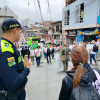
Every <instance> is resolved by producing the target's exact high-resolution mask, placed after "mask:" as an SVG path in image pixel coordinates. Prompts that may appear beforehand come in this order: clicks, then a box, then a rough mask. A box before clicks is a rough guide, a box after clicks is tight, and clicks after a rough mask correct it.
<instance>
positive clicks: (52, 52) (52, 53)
mask: <svg viewBox="0 0 100 100" xmlns="http://www.w3.org/2000/svg"><path fill="white" fill-rule="evenodd" d="M54 52H55V50H54V47H52V51H51V55H52V59H54Z"/></svg>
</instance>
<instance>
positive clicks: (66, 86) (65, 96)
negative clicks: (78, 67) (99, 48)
mask: <svg viewBox="0 0 100 100" xmlns="http://www.w3.org/2000/svg"><path fill="white" fill-rule="evenodd" d="M84 67H85V68H86V69H87V72H86V73H84V74H83V76H82V78H81V81H80V82H83V83H86V84H87V83H89V82H92V81H96V79H97V78H96V76H95V74H94V72H93V69H92V68H91V67H90V65H89V64H88V63H86V64H84ZM74 74H75V70H74V71H68V72H67V75H68V77H69V78H70V79H69V78H68V77H67V76H66V77H65V78H64V79H63V81H62V87H61V91H60V94H59V100H69V98H70V95H71V92H72V87H73V77H74Z"/></svg>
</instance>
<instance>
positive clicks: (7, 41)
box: [0, 18, 30, 100]
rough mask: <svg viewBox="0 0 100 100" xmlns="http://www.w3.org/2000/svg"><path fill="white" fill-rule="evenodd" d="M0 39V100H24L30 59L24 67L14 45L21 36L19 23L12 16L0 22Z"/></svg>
mask: <svg viewBox="0 0 100 100" xmlns="http://www.w3.org/2000/svg"><path fill="white" fill-rule="evenodd" d="M1 28H2V32H3V35H2V37H1V39H0V100H25V97H26V94H25V85H26V83H27V76H28V74H29V72H30V70H29V68H30V61H29V60H28V59H27V58H26V64H25V67H24V64H23V61H22V58H21V56H20V53H19V51H18V50H17V49H16V47H15V46H14V43H15V42H18V41H19V39H20V36H21V25H20V23H19V22H18V21H17V20H16V19H14V18H7V19H5V20H4V21H3V23H2V26H1Z"/></svg>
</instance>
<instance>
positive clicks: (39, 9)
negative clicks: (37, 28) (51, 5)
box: [37, 0, 43, 23]
mask: <svg viewBox="0 0 100 100" xmlns="http://www.w3.org/2000/svg"><path fill="white" fill-rule="evenodd" d="M37 2H38V7H39V10H40V16H41V20H42V23H43V17H42V12H41V6H40V1H39V0H37Z"/></svg>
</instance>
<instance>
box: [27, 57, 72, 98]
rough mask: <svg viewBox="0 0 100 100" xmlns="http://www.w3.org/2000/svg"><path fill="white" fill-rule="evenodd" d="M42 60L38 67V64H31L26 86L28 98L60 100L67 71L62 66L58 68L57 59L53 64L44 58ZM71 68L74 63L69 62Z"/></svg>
mask: <svg viewBox="0 0 100 100" xmlns="http://www.w3.org/2000/svg"><path fill="white" fill-rule="evenodd" d="M41 61H42V63H41V66H40V67H37V66H36V64H34V65H32V66H31V72H30V75H29V76H28V80H29V81H28V83H27V86H26V91H27V97H26V100H58V97H59V92H60V89H61V84H62V79H63V78H64V77H65V75H66V73H64V72H63V69H62V68H61V69H60V70H59V71H58V70H57V68H56V60H55V59H54V60H52V63H51V64H47V63H46V60H45V59H44V58H42V60H41ZM71 68H72V63H71V62H69V68H68V69H71Z"/></svg>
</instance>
